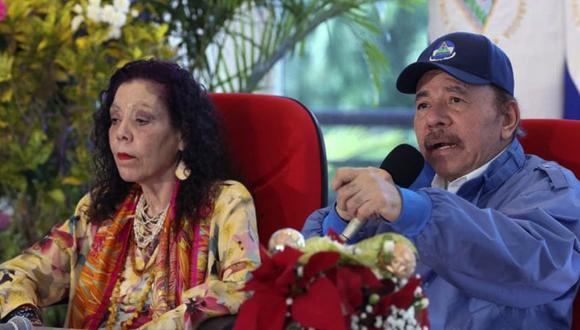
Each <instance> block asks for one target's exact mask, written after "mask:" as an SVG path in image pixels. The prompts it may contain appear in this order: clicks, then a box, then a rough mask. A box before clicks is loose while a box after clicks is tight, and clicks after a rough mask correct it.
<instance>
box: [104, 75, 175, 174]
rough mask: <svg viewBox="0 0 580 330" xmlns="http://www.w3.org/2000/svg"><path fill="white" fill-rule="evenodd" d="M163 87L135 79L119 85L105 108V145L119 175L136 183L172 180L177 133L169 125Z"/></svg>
mask: <svg viewBox="0 0 580 330" xmlns="http://www.w3.org/2000/svg"><path fill="white" fill-rule="evenodd" d="M163 93H164V88H163V86H162V85H159V84H157V83H155V82H152V81H149V80H143V79H137V80H132V81H128V82H125V83H123V84H121V85H120V86H119V88H118V89H117V93H116V94H115V99H114V100H113V104H112V105H111V108H110V110H109V113H110V116H111V127H110V128H109V145H110V146H111V151H112V152H113V156H114V158H115V163H116V165H117V169H118V170H119V174H120V175H121V178H122V179H123V180H125V181H127V182H136V183H138V184H140V185H156V184H160V183H166V182H172V181H173V180H175V174H174V173H175V167H176V165H177V154H178V151H179V150H182V149H183V142H182V141H181V134H180V133H179V131H177V130H176V129H175V128H173V127H172V126H171V120H170V115H169V110H168V108H167V105H166V104H165V101H164V98H163Z"/></svg>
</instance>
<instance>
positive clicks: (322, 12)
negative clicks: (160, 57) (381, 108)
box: [143, 0, 416, 92]
mask: <svg viewBox="0 0 580 330" xmlns="http://www.w3.org/2000/svg"><path fill="white" fill-rule="evenodd" d="M415 1H416V0H401V2H403V3H413V2H415ZM375 2H377V0H317V1H310V0H270V1H267V0H229V1H228V0H226V1H224V0H208V1H198V0H182V1H172V0H148V1H144V2H143V3H144V7H145V8H147V10H149V11H151V13H152V19H154V20H155V21H158V22H160V23H165V24H168V25H169V30H170V31H171V32H170V35H171V36H172V37H173V38H174V40H176V41H177V42H176V44H177V47H178V49H179V52H178V60H179V61H180V62H181V63H183V64H184V65H186V66H187V67H188V68H189V69H190V70H192V71H193V72H196V73H197V75H198V76H199V77H200V79H201V80H202V81H203V82H204V83H205V84H206V85H207V87H208V89H209V90H212V91H217V90H221V91H227V92H232V91H240V92H252V91H254V90H256V89H259V88H261V87H262V86H260V83H263V82H264V77H265V76H266V75H267V74H268V73H269V72H270V71H271V69H272V68H273V66H274V64H276V63H277V62H278V61H279V60H280V59H282V58H283V57H284V56H285V55H287V54H291V53H293V52H294V51H296V50H299V49H300V46H303V43H302V42H303V41H304V39H305V38H306V36H308V35H309V34H310V33H312V32H313V31H314V30H315V29H316V28H317V27H319V26H320V25H321V24H323V23H326V22H328V21H330V20H331V19H333V18H337V17H341V18H343V19H345V20H347V21H348V22H349V23H350V24H352V25H353V26H356V27H357V28H358V29H359V30H364V31H367V32H369V33H371V34H376V33H379V32H380V29H379V27H378V26H377V25H376V24H375V22H374V21H372V20H369V19H368V17H367V11H364V10H362V9H363V8H364V7H365V6H367V5H369V4H372V3H375ZM360 45H361V47H362V49H363V51H364V54H365V59H367V63H368V65H369V66H370V67H371V75H372V79H373V82H374V83H376V84H379V83H380V82H379V79H378V76H380V74H381V73H384V72H385V70H386V67H387V61H386V58H385V57H384V55H383V54H382V53H381V51H380V50H379V48H378V47H377V45H376V44H375V43H373V42H371V41H370V39H369V38H367V37H365V36H363V35H362V33H361V39H360ZM376 86H377V88H378V85H376Z"/></svg>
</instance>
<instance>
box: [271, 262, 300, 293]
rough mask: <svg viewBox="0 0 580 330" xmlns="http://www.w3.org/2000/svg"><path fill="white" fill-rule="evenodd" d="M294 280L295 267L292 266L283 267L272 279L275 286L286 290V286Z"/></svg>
mask: <svg viewBox="0 0 580 330" xmlns="http://www.w3.org/2000/svg"><path fill="white" fill-rule="evenodd" d="M294 282H296V269H295V268H294V266H292V267H286V268H284V270H283V272H281V273H280V274H279V275H278V277H277V278H276V279H275V280H274V283H275V284H276V286H277V287H279V288H281V289H283V290H285V291H286V290H287V289H286V288H287V287H288V286H289V285H291V284H292V283H294Z"/></svg>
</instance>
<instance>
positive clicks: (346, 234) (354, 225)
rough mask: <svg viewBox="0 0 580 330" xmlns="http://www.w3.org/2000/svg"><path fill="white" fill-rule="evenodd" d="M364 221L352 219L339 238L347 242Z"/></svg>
mask: <svg viewBox="0 0 580 330" xmlns="http://www.w3.org/2000/svg"><path fill="white" fill-rule="evenodd" d="M365 222H366V220H361V219H359V218H352V220H350V221H349V222H348V225H346V228H344V230H343V231H342V234H340V236H341V237H342V238H344V239H345V240H346V241H348V240H349V239H350V238H351V237H352V236H353V235H354V234H356V233H357V232H358V231H359V229H360V228H361V227H362V226H363V225H364V224H365Z"/></svg>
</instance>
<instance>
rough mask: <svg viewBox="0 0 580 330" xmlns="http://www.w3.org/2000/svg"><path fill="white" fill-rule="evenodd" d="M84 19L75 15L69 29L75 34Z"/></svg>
mask: <svg viewBox="0 0 580 330" xmlns="http://www.w3.org/2000/svg"><path fill="white" fill-rule="evenodd" d="M84 20H85V19H84V17H82V16H81V15H77V16H75V17H74V18H73V19H72V21H71V22H70V28H71V30H72V31H73V32H76V30H78V28H79V26H80V25H81V23H82V22H83V21H84Z"/></svg>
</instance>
